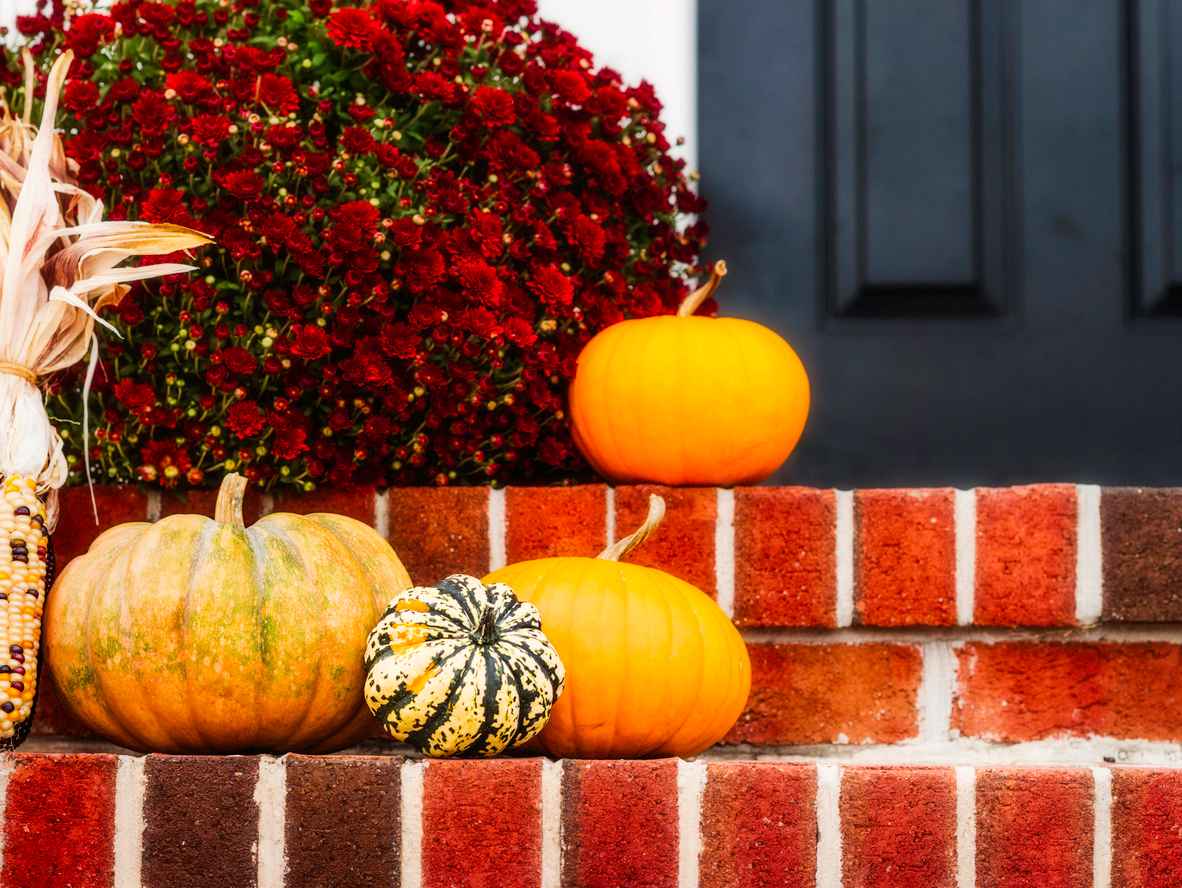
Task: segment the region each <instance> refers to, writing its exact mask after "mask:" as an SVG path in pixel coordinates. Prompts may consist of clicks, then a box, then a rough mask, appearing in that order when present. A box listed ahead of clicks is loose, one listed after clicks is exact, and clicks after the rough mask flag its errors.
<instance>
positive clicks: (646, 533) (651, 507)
mask: <svg viewBox="0 0 1182 888" xmlns="http://www.w3.org/2000/svg"><path fill="white" fill-rule="evenodd" d="M664 517H665V500H664V499H663V498H661V497H659V496H657V495H656V494H655V493H650V494H649V497H648V515H647V516H646V517H645V519H644V524H642V525H640V527H638V528H637V529H636V530H635V531H633V532H632V533H630V534H628V536H626V537H624V538H623V539H622V540H616V541H615V542H614V543H612V544H611V545H610V546H608V547H607V548H606V549H604V550H603V551H602V552H600V553H599V555H597V556H596V557H597V558H602V559H603V560H604V561H619V560H620V559H621V558H623V557H624V556H625V555H627V554H628V553H629V552H631V551H632V550H633V549H635V548H636V547H637V546H639V545H640V544H641V543H643V542H644V541H645V540H647V539H648V538H649V537H650V536H652V535H653V532H654V531H655V530H656V529H657V527H659V526H660V524H661V520H662V519H663V518H664Z"/></svg>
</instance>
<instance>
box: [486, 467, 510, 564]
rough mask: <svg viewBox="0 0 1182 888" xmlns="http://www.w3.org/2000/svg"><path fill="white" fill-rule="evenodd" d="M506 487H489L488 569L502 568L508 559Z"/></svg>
mask: <svg viewBox="0 0 1182 888" xmlns="http://www.w3.org/2000/svg"><path fill="white" fill-rule="evenodd" d="M507 524H508V522H507V519H506V517H505V489H504V488H503V487H490V488H489V489H488V569H489V570H500V569H501V568H502V567H504V566H505V565H506V564H507V563H508V561H507V556H506V552H505V532H506V530H507Z"/></svg>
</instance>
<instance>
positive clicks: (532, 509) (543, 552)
mask: <svg viewBox="0 0 1182 888" xmlns="http://www.w3.org/2000/svg"><path fill="white" fill-rule="evenodd" d="M505 516H506V518H505V520H506V524H507V525H508V526H507V527H506V528H505V549H506V552H507V555H508V561H509V563H510V564H513V563H514V562H517V561H526V560H528V559H531V558H549V557H551V556H554V555H585V556H588V557H594V556H596V555H598V554H599V553H600V552H602V551H603V547H604V546H605V545H606V544H607V496H606V491H605V488H604V487H603V486H602V485H600V484H591V485H586V486H582V487H509V488H507V489H506V490H505Z"/></svg>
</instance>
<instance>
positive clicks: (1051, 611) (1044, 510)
mask: <svg viewBox="0 0 1182 888" xmlns="http://www.w3.org/2000/svg"><path fill="white" fill-rule="evenodd" d="M1077 513H1078V505H1077V503H1076V495H1075V487H1074V486H1073V485H1070V484H1038V485H1033V486H1029V487H1003V488H997V489H982V490H978V491H977V576H976V584H977V585H976V592H975V597H974V601H973V622H974V623H976V624H978V625H982V626H1071V625H1074V624H1075V622H1076V619H1075V557H1076V554H1075V553H1076V525H1077Z"/></svg>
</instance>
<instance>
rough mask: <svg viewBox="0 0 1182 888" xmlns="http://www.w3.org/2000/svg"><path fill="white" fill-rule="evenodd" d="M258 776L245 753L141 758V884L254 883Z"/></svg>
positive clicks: (148, 887) (152, 887)
mask: <svg viewBox="0 0 1182 888" xmlns="http://www.w3.org/2000/svg"><path fill="white" fill-rule="evenodd" d="M258 773H259V763H258V759H257V758H253V757H241V756H198V755H193V756H188V755H150V756H148V757H147V761H146V762H145V764H144V775H145V778H146V784H145V787H144V837H143V885H144V888H212V886H214V885H219V886H220V885H226V886H230V885H233V886H234V888H254V886H255V885H256V884H257V881H258V863H257V860H256V857H255V854H256V852H255V847H256V843H257V842H258V835H259V832H258V829H259V809H258V805H257V804H256V802H255V800H254V791H255V785H256V783H257V782H258ZM325 816H326V817H332V816H335V813H334V812H332V811H325Z"/></svg>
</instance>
